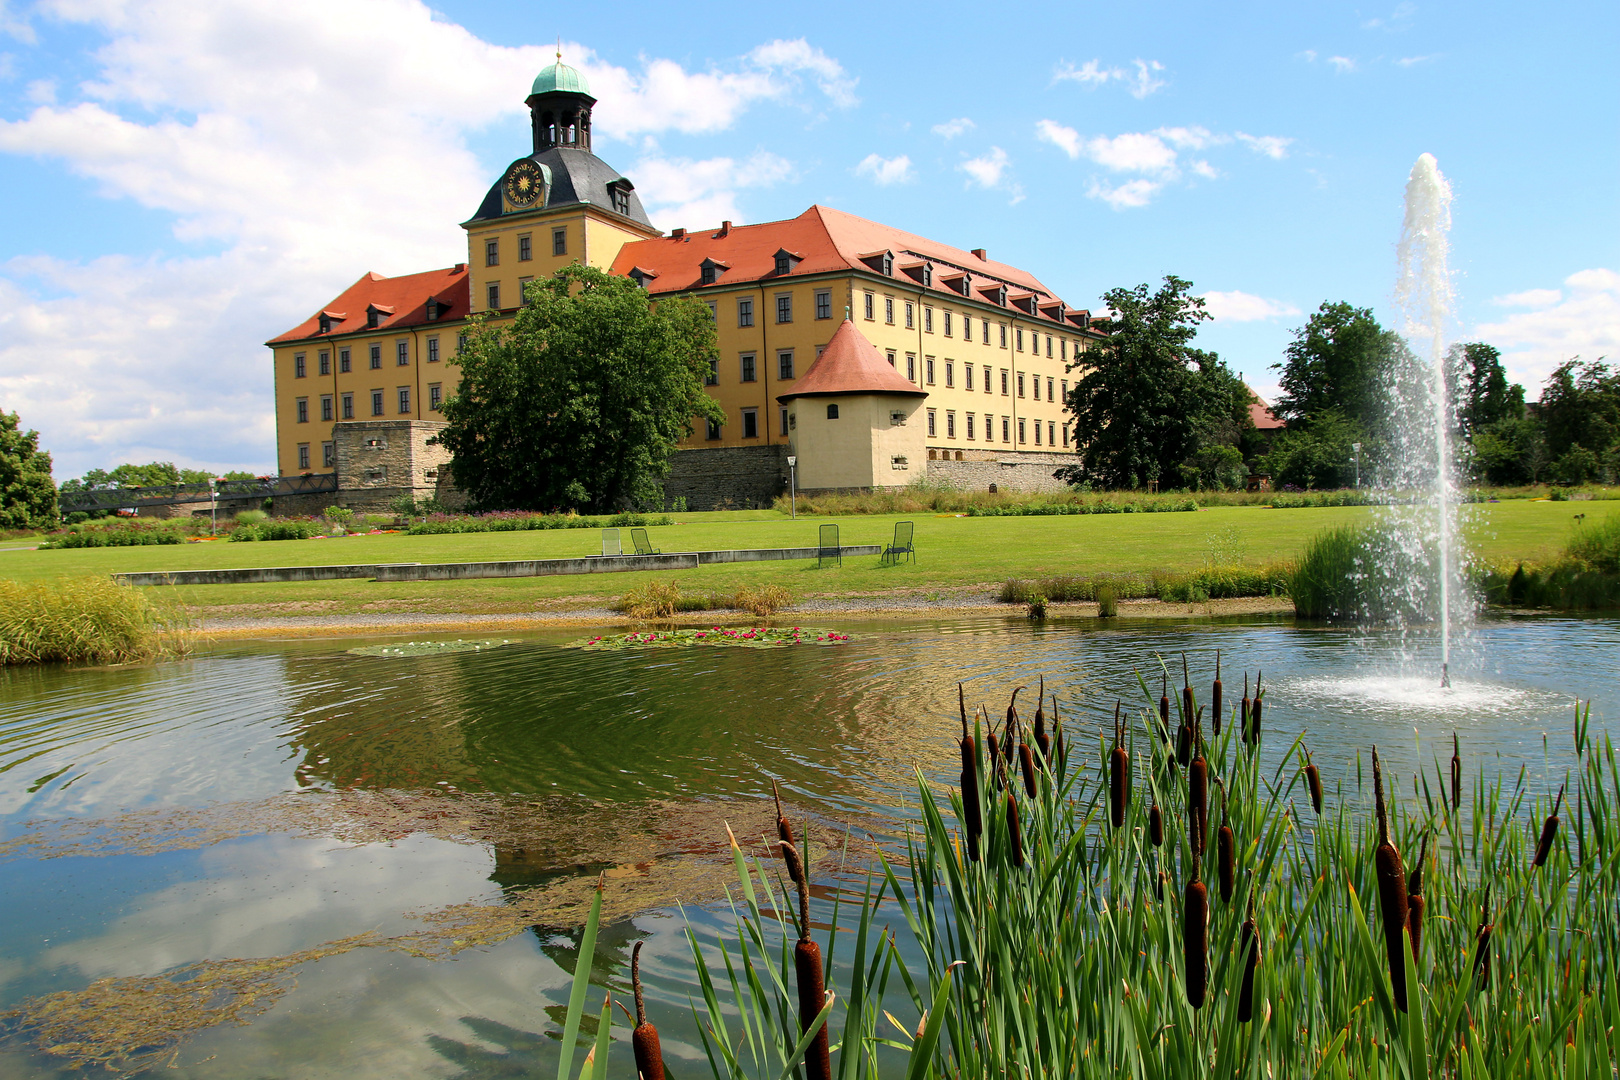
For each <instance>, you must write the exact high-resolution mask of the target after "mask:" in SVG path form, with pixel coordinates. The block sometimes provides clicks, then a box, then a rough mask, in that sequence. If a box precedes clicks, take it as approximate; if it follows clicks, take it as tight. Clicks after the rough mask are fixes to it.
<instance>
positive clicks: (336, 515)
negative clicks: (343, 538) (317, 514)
mask: <svg viewBox="0 0 1620 1080" xmlns="http://www.w3.org/2000/svg"><path fill="white" fill-rule="evenodd" d="M321 517H323V518H325V519H326V520H327V522H328V523H329V524H332V525H336V526H338V527H340V528H342V527H346V526H348V525H349V524H351V523H352V522H353V521H354V511H353V510H350V509H349V508H348V507H347V506H328V507H327V508H326V509H325V510H322V511H321Z"/></svg>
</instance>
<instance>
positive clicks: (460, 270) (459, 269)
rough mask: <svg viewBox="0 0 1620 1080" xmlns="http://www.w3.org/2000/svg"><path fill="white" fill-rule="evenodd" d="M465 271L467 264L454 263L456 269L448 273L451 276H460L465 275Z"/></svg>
mask: <svg viewBox="0 0 1620 1080" xmlns="http://www.w3.org/2000/svg"><path fill="white" fill-rule="evenodd" d="M466 270H467V264H466V263H456V268H455V269H454V270H452V271H450V272H451V273H452V274H461V273H465V272H466Z"/></svg>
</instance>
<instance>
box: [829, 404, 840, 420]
mask: <svg viewBox="0 0 1620 1080" xmlns="http://www.w3.org/2000/svg"><path fill="white" fill-rule="evenodd" d="M827 419H829V420H836V419H838V406H837V405H829V406H827Z"/></svg>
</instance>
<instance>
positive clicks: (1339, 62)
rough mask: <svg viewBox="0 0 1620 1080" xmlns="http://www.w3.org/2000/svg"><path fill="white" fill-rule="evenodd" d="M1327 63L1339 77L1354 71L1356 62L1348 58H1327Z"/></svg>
mask: <svg viewBox="0 0 1620 1080" xmlns="http://www.w3.org/2000/svg"><path fill="white" fill-rule="evenodd" d="M1328 63H1330V64H1332V65H1333V70H1334V71H1337V72H1338V73H1339V74H1341V75H1345V74H1348V73H1349V72H1352V71H1354V70H1356V62H1355V61H1354V60H1352V59H1350V58H1349V57H1348V56H1330V57H1328Z"/></svg>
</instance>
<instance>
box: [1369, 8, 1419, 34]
mask: <svg viewBox="0 0 1620 1080" xmlns="http://www.w3.org/2000/svg"><path fill="white" fill-rule="evenodd" d="M1416 14H1417V7H1416V6H1415V5H1413V4H1410V3H1402V4H1396V5H1395V10H1393V11H1391V12H1390V13H1389V14H1388V15H1386V16H1379V17H1377V18H1372V19H1368V20H1366V21H1365V22H1363V23H1362V24H1361V28H1362V29H1363V30H1390V31H1399V30H1405V29H1406V28H1407V27H1408V26H1409V25H1411V22H1412V18H1413V16H1415V15H1416Z"/></svg>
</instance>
